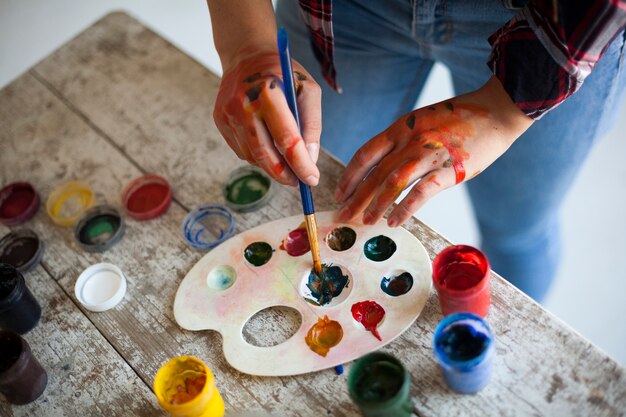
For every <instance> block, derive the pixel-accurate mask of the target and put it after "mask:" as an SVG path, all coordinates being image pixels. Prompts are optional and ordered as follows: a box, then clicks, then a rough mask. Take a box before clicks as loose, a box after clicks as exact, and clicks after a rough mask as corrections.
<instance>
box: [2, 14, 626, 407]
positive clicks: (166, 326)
mask: <svg viewBox="0 0 626 417" xmlns="http://www.w3.org/2000/svg"><path fill="white" fill-rule="evenodd" d="M218 84H219V79H218V77H216V76H215V75H213V74H211V73H210V72H208V71H207V70H206V69H205V68H203V67H202V66H200V65H199V64H198V63H196V62H195V61H193V60H191V59H190V58H189V57H187V56H186V55H184V54H183V53H181V52H180V51H178V50H177V49H175V48H174V47H173V46H171V45H170V44H169V43H167V42H166V41H164V40H163V39H162V38H160V37H159V36H157V35H156V34H154V33H153V32H151V31H150V30H148V29H146V28H145V27H144V26H143V25H141V24H140V23H138V22H137V21H135V20H134V19H132V18H130V17H129V16H127V15H125V14H123V13H115V14H111V15H108V16H106V17H105V18H103V19H102V20H100V21H99V22H97V23H96V24H94V25H93V26H92V27H91V28H89V29H88V30H86V31H85V32H83V33H82V34H81V35H79V36H78V37H77V38H75V39H74V40H72V41H71V42H69V43H68V44H66V45H65V46H63V47H62V48H61V49H59V50H58V51H56V52H55V53H53V54H52V55H50V56H49V57H48V58H46V59H45V60H44V61H42V62H41V63H39V64H38V65H36V66H35V67H34V68H33V69H32V70H31V71H30V72H29V73H27V74H25V75H24V76H22V77H20V78H19V79H17V80H16V81H14V82H13V83H12V84H11V85H9V86H8V87H6V88H5V89H3V90H2V91H1V92H0V126H2V129H1V130H0V146H1V152H0V182H1V183H6V182H8V181H13V180H17V179H23V180H30V181H32V182H33V183H35V184H36V185H37V187H38V189H39V191H40V192H41V194H42V195H43V196H46V195H47V194H48V193H49V192H50V191H51V189H52V188H53V187H54V186H55V185H58V184H60V183H62V182H64V181H67V180H70V179H82V180H85V181H87V182H89V183H90V184H91V185H92V186H93V188H94V190H95V191H96V192H97V193H99V196H98V200H99V202H104V201H107V202H109V203H112V204H114V205H118V206H119V193H120V191H121V189H122V187H123V185H124V184H126V183H127V182H128V181H130V180H131V179H132V178H133V177H135V176H137V175H140V174H141V173H143V172H157V173H159V174H161V175H164V176H166V177H167V178H168V180H170V182H171V183H172V185H173V187H174V197H175V202H174V204H173V205H172V207H171V209H170V211H169V212H168V213H167V214H166V215H165V216H163V217H161V218H159V219H156V220H153V221H149V222H143V223H138V222H134V221H132V220H129V221H128V228H127V232H126V236H125V237H124V239H123V240H122V242H120V243H119V244H118V245H116V246H115V247H114V248H112V249H111V250H110V251H108V252H105V253H104V254H88V253H85V252H83V251H81V250H80V248H79V247H78V245H77V244H76V243H75V242H74V241H73V238H72V231H71V230H70V229H65V228H60V227H57V226H54V225H53V224H52V223H51V221H50V220H49V219H48V218H47V217H46V216H45V214H44V213H42V212H40V213H39V214H38V216H37V217H36V218H35V219H34V220H33V221H31V222H30V223H29V225H28V226H29V227H32V228H33V229H35V230H36V231H37V233H38V234H39V235H40V236H41V237H42V238H43V239H44V240H45V241H46V244H47V245H48V246H47V252H46V256H45V259H44V262H43V265H44V268H45V270H46V271H47V272H48V273H49V274H50V276H51V277H52V278H54V279H56V280H57V282H58V283H59V285H60V286H61V287H62V288H63V289H64V291H65V293H66V294H69V295H70V297H71V298H72V299H73V297H74V296H73V286H74V282H75V280H76V278H77V276H78V274H79V273H80V271H82V269H84V268H85V267H87V266H88V265H90V264H92V263H95V262H99V261H110V262H113V263H116V264H117V265H119V266H120V267H121V268H122V270H124V271H125V273H126V275H127V278H128V284H129V289H128V293H127V295H126V297H125V299H124V301H123V302H122V303H121V304H120V305H119V306H118V307H116V308H115V309H113V310H110V311H108V312H104V313H92V312H89V311H85V310H83V313H84V314H85V315H86V316H87V318H88V319H89V321H91V322H92V323H93V325H94V326H95V328H97V329H98V331H100V332H101V334H102V335H103V336H104V338H106V340H107V341H108V342H109V343H110V344H111V345H112V347H113V348H114V349H115V350H116V351H117V352H118V353H119V354H120V355H121V356H122V357H123V358H124V360H126V361H127V363H128V364H129V365H130V367H131V368H132V369H133V370H134V372H135V373H136V374H137V375H138V376H139V377H140V378H141V380H143V383H144V384H145V386H146V387H149V386H150V385H151V383H152V380H153V377H154V375H155V373H156V371H157V369H158V368H159V366H160V365H161V364H162V363H163V362H164V361H166V360H167V359H168V358H170V357H172V356H176V355H180V354H193V355H196V356H198V357H200V358H201V359H203V360H204V361H206V362H207V364H208V365H209V366H210V367H211V369H212V370H213V371H214V373H215V374H216V380H217V385H218V387H219V389H220V391H221V393H222V395H223V397H224V400H225V402H226V403H227V409H228V410H229V412H231V413H233V412H235V411H242V410H257V411H270V412H273V413H275V414H276V415H281V416H320V415H327V414H328V415H334V416H350V415H356V414H357V411H356V408H355V407H354V405H353V404H352V402H351V401H350V399H349V396H348V393H347V384H346V376H345V375H343V376H337V375H335V373H334V372H333V371H331V370H329V371H324V372H319V373H315V374H309V375H304V376H299V377H289V378H260V377H253V376H248V375H243V374H240V373H238V372H236V371H234V370H233V369H231V368H230V367H229V366H228V364H227V363H225V361H224V359H223V356H222V353H221V338H220V336H219V335H218V334H216V333H214V332H196V333H194V332H188V331H183V330H181V329H180V328H179V327H178V326H177V325H176V323H175V322H174V319H173V314H172V305H173V300H174V295H175V292H176V289H177V288H178V284H179V283H180V281H181V279H182V278H183V277H184V275H185V274H186V272H187V271H188V270H189V269H190V268H191V266H193V265H194V264H195V262H197V260H198V259H199V258H200V257H201V256H202V254H200V253H197V252H194V251H191V250H189V249H188V248H187V247H186V246H185V244H184V242H183V240H182V238H181V236H180V231H179V228H180V223H181V221H182V219H183V217H184V216H185V214H186V213H187V212H188V210H189V208H191V207H192V206H195V205H197V204H200V203H207V202H222V201H223V198H222V196H221V189H220V184H221V182H222V180H224V179H225V178H226V177H227V175H228V173H229V172H230V171H231V170H232V169H233V168H234V167H235V166H237V165H240V164H241V162H240V161H237V160H236V158H235V156H234V154H232V152H230V151H229V150H228V148H227V147H226V145H225V144H224V143H223V141H222V139H221V138H220V135H219V133H218V131H217V129H216V128H215V125H214V124H213V122H212V117H211V114H212V111H213V104H214V100H215V96H216V94H217V87H218ZM319 165H320V171H321V172H322V173H323V176H322V183H321V184H320V186H319V187H316V188H315V191H314V196H315V201H316V207H317V208H318V209H319V210H325V209H332V208H334V207H335V206H334V204H333V199H332V191H333V189H334V186H335V183H336V180H337V178H338V175H339V173H340V172H341V170H342V167H341V165H340V164H339V163H337V162H336V161H334V160H332V159H331V158H330V157H329V156H328V155H326V154H324V153H323V154H322V155H321V157H320V162H319ZM298 212H299V196H298V193H297V192H296V190H293V189H288V188H286V187H280V189H279V190H278V193H277V194H276V195H275V197H274V198H273V200H272V201H271V203H270V204H269V205H267V206H265V207H264V208H262V209H260V210H259V211H257V212H254V213H250V214H246V215H237V216H236V219H237V231H242V230H246V229H248V228H250V227H253V226H255V225H258V224H261V223H264V222H267V221H269V220H274V219H277V218H281V217H285V216H290V215H294V214H297V213H298ZM408 229H409V230H411V231H412V232H413V233H415V234H416V236H418V237H419V239H420V240H421V241H422V243H423V244H424V245H425V246H426V248H427V250H428V252H429V254H430V256H431V257H433V256H434V254H436V253H437V252H439V251H440V250H441V249H442V248H443V247H445V246H447V245H448V244H449V243H448V242H447V241H446V240H445V239H443V238H442V237H441V236H439V235H438V234H437V233H435V232H434V231H432V230H431V229H429V228H428V227H427V226H425V225H423V224H422V223H420V222H418V221H414V222H411V224H410V225H409V226H408ZM492 299H493V306H492V310H491V312H490V314H489V316H488V321H489V323H490V325H491V326H492V328H493V329H494V331H495V333H496V336H497V356H496V362H495V366H496V367H495V374H494V378H493V381H492V383H491V384H490V385H489V386H488V388H486V389H485V390H484V391H483V392H481V393H480V394H479V395H476V396H460V395H456V394H453V393H451V392H450V391H449V390H448V389H447V388H446V387H445V384H444V382H443V380H442V378H441V376H440V375H439V372H438V370H437V366H436V364H435V362H434V359H433V358H432V355H431V346H432V334H433V330H434V327H435V325H436V324H437V322H438V321H439V320H440V319H441V313H440V311H439V309H438V300H437V298H436V295H435V294H434V293H432V294H431V297H430V299H429V301H428V303H427V306H426V308H425V309H424V312H423V313H422V315H421V316H420V318H419V319H418V320H417V321H416V323H415V324H414V325H413V326H411V328H410V329H409V330H408V331H407V332H406V333H405V334H404V335H403V336H402V337H400V338H399V339H398V340H396V341H395V342H393V343H392V344H390V345H389V346H388V347H387V348H385V349H384V350H386V351H389V352H391V353H393V354H395V355H397V356H398V357H399V358H400V359H401V360H402V361H403V363H405V365H406V366H407V367H408V368H409V370H410V372H411V376H412V382H413V384H412V394H413V402H414V409H415V413H416V414H418V415H420V416H431V415H433V416H434V415H472V416H473V415H476V416H479V415H480V416H482V415H505V416H508V415H580V416H587V415H624V413H625V410H626V375H625V373H624V369H623V368H621V367H620V366H619V365H618V364H617V363H615V362H614V361H613V360H612V359H610V358H609V357H607V356H606V354H604V353H603V352H601V351H600V350H598V349H597V348H596V347H594V346H593V345H592V344H590V343H589V342H588V341H586V340H585V339H583V338H581V337H580V336H579V335H578V334H576V333H575V332H573V331H572V330H571V329H569V328H568V327H567V326H565V325H564V324H563V323H561V322H560V321H559V320H557V319H556V318H554V317H553V316H551V315H550V314H549V313H547V312H546V311H544V310H543V309H542V308H541V307H540V306H538V305H537V304H535V303H534V302H532V301H531V300H530V299H528V298H527V297H526V296H524V295H523V294H521V293H520V292H519V291H517V290H516V289H515V288H513V287H512V286H511V285H509V284H508V283H506V281H504V280H502V279H501V278H500V277H498V276H497V275H495V274H494V275H493V277H492ZM59 314H63V312H59ZM269 317H271V315H270V316H269ZM77 332H81V333H82V334H81V336H82V337H84V338H90V339H91V338H93V339H94V340H95V341H94V344H97V343H98V342H97V341H98V340H100V341H101V342H100V343H102V340H104V339H102V337H101V336H100V335H98V334H93V335H92V333H95V332H87V331H83V330H82V328H81V330H77ZM39 352H41V355H42V357H43V358H45V359H44V361H46V360H48V361H51V362H54V359H53V358H51V357H50V355H51V354H50V353H47V352H46V351H45V350H44V351H41V350H40V351H39ZM93 360H94V361H96V360H97V358H94V359H93ZM118 362H119V360H118ZM115 363H116V362H114V361H110V363H109V366H111V367H114V364H115ZM84 366H89V365H88V364H87V365H84ZM119 366H120V368H124V367H126V365H124V364H123V363H120V365H119ZM347 370H348V369H346V371H347ZM51 374H52V375H51V377H55V376H56V377H59V375H55V373H54V372H51ZM61 375H62V374H61ZM120 378H122V377H121V376H120ZM69 383H71V384H74V386H75V387H77V389H78V387H80V386H81V383H82V381H80V380H71V379H70V380H69ZM102 384H104V382H102ZM103 388H104V385H103ZM112 390H113V391H114V392H116V394H117V395H118V397H117V398H124V400H123V401H121V400H119V399H118V400H115V398H116V397H115V396H113V397H111V398H112V402H111V406H110V408H109V409H106V413H103V414H107V415H128V414H129V413H127V412H123V411H121V410H122V409H121V408H120V404H122V403H123V402H125V404H126V405H127V406H128V407H129V408H135V409H137V408H141V404H145V403H146V402H149V403H150V404H153V399H152V398H151V394H150V393H149V391H148V390H147V389H144V391H145V392H143V393H142V394H141V395H137V396H135V395H132V396H126V397H122V394H123V393H124V392H125V390H126V388H125V387H124V386H122V385H118V386H114V387H113V389H112ZM104 391H105V390H104V389H103V392H104ZM126 392H127V390H126ZM48 395H55V396H56V394H55V393H48ZM129 397H130V398H129ZM48 399H49V400H50V398H48ZM50 401H51V400H50ZM55 401H59V402H60V401H62V399H61V400H59V399H55ZM0 407H2V408H0V410H2V412H4V410H6V409H7V408H6V407H7V406H6V405H5V404H0ZM36 407H41V405H40V404H39V403H37V405H36ZM67 407H68V409H67V410H66V413H67V414H68V415H69V414H77V413H72V412H71V411H70V407H80V403H79V404H73V405H69V404H68V405H67ZM28 410H30V409H28V408H24V407H14V408H12V412H13V413H14V414H15V415H32V413H31V412H30V411H28ZM37 410H39V408H37ZM41 410H42V411H43V410H44V409H43V408H41ZM35 414H38V413H35ZM45 414H46V415H47V414H48V413H45ZM78 414H80V413H78ZM83 414H84V415H89V414H92V413H90V411H89V407H85V410H84V413H83ZM8 415H11V409H10V410H9V411H8Z"/></svg>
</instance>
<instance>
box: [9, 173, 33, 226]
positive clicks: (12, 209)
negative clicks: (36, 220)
mask: <svg viewBox="0 0 626 417" xmlns="http://www.w3.org/2000/svg"><path fill="white" fill-rule="evenodd" d="M38 208H39V194H37V191H35V188H34V187H33V186H32V184H30V183H28V182H14V183H12V184H9V185H7V186H5V187H4V188H3V189H2V190H0V223H2V224H4V225H6V226H15V225H18V224H21V223H24V222H25V221H27V220H29V219H30V218H32V217H33V216H34V215H35V213H37V209H38Z"/></svg>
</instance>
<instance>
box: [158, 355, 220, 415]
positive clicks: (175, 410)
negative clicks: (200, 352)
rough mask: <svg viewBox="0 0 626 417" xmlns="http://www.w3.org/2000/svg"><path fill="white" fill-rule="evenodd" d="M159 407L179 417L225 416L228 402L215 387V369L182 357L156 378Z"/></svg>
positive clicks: (199, 361) (194, 359)
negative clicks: (212, 370)
mask: <svg viewBox="0 0 626 417" xmlns="http://www.w3.org/2000/svg"><path fill="white" fill-rule="evenodd" d="M154 393H155V394H156V397H157V399H158V400H159V404H161V407H163V408H164V409H165V410H166V411H167V412H169V413H170V414H172V415H173V416H177V417H222V416H223V415H224V401H223V400H222V397H221V396H220V393H219V392H218V390H217V388H216V387H215V378H214V377H213V374H212V373H211V370H210V369H209V368H208V367H207V366H206V365H205V364H204V362H202V361H201V360H200V359H198V358H196V357H193V356H179V357H176V358H173V359H171V360H170V361H168V362H167V363H166V364H165V365H163V366H162V367H161V369H159V371H158V372H157V374H156V376H155V377H154Z"/></svg>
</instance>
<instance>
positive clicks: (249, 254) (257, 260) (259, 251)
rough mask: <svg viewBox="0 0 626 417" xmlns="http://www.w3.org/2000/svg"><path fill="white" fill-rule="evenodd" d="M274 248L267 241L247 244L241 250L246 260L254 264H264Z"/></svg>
mask: <svg viewBox="0 0 626 417" xmlns="http://www.w3.org/2000/svg"><path fill="white" fill-rule="evenodd" d="M273 252H274V250H273V249H272V247H271V246H270V244H269V243H267V242H254V243H251V244H249V245H248V247H246V249H245V250H244V251H243V256H244V258H246V261H248V262H250V263H251V264H252V265H254V266H261V265H265V264H266V263H267V262H268V261H269V260H270V258H271V257H272V253H273Z"/></svg>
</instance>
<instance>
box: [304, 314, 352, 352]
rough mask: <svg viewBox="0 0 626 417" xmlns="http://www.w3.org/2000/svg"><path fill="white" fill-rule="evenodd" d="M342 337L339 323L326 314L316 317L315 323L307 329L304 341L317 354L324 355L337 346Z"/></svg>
mask: <svg viewBox="0 0 626 417" xmlns="http://www.w3.org/2000/svg"><path fill="white" fill-rule="evenodd" d="M342 337H343V329H342V328H341V324H339V322H336V321H335V320H331V319H329V318H328V316H324V318H323V319H318V320H317V323H315V324H314V325H313V327H311V328H310V329H309V332H308V333H307V335H306V337H305V338H304V341H305V342H306V344H307V345H309V348H311V350H312V351H313V352H315V353H317V354H318V355H321V356H324V357H325V356H326V355H327V354H328V351H329V350H330V349H331V348H333V347H335V346H337V345H338V344H339V342H341V338H342Z"/></svg>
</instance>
